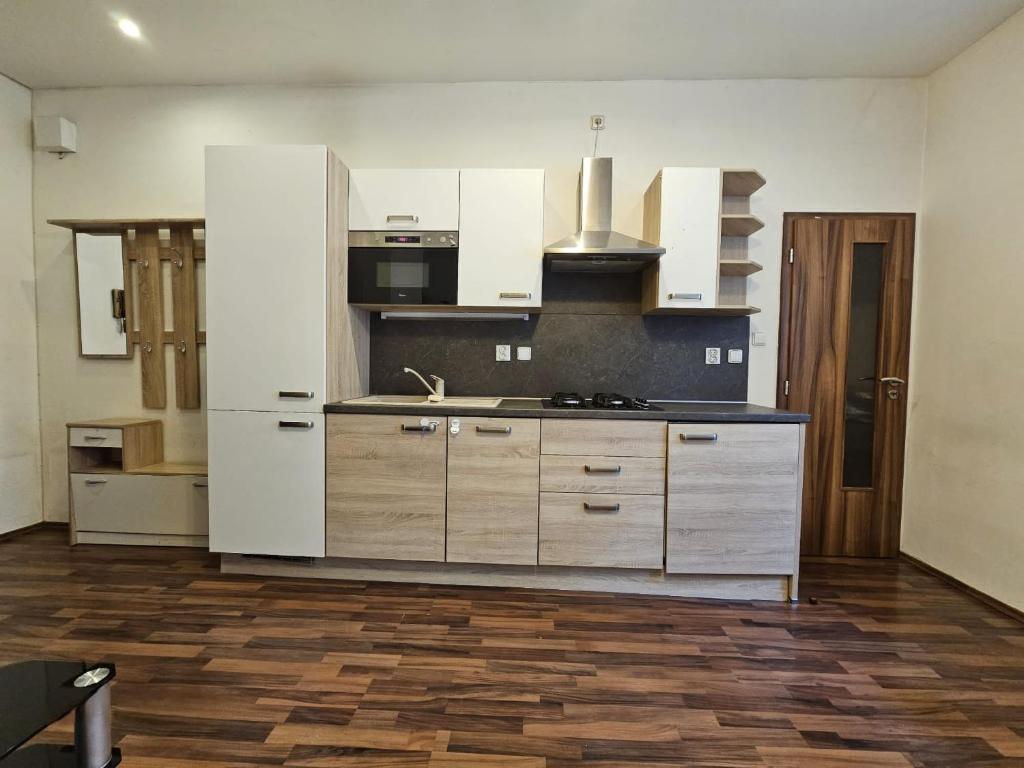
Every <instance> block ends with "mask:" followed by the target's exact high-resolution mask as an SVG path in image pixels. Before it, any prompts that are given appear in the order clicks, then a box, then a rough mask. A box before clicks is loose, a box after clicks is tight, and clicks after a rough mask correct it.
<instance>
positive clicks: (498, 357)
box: [494, 344, 512, 363]
mask: <svg viewBox="0 0 1024 768" xmlns="http://www.w3.org/2000/svg"><path fill="white" fill-rule="evenodd" d="M494 359H495V361H496V362H499V363H507V362H510V361H511V360H512V345H511V344H495V345H494Z"/></svg>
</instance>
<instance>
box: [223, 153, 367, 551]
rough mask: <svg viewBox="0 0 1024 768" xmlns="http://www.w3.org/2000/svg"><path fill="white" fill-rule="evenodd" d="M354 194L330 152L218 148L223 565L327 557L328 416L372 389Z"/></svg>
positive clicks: (342, 169)
mask: <svg viewBox="0 0 1024 768" xmlns="http://www.w3.org/2000/svg"><path fill="white" fill-rule="evenodd" d="M347 193H348V170H347V169H346V168H345V166H344V165H343V164H342V163H340V162H339V161H338V160H337V159H336V158H335V157H334V155H333V154H332V153H331V152H330V150H329V149H328V148H327V147H325V146H226V147H207V150H206V211H207V216H206V252H207V256H208V258H207V267H206V325H207V347H206V349H207V365H206V368H207V403H208V408H209V411H208V425H207V426H208V443H209V451H208V455H209V475H210V489H211V492H210V548H211V549H212V550H213V551H215V552H236V553H244V554H263V555H301V556H311V557H323V556H324V551H325V540H324V493H325V490H324V445H323V442H324V421H323V418H324V417H323V413H322V409H323V405H324V404H325V403H326V402H330V401H335V400H342V399H346V398H351V397H358V396H360V395H364V394H366V389H367V386H368V365H367V361H368V355H369V322H368V315H367V314H366V313H364V312H360V311H357V310H355V309H352V308H350V307H348V305H347V303H346V301H347V277H348V274H347V265H348V258H347V251H348V246H347V238H348V228H347V226H346V225H345V212H346V210H347V204H348V201H347ZM306 425H308V426H306Z"/></svg>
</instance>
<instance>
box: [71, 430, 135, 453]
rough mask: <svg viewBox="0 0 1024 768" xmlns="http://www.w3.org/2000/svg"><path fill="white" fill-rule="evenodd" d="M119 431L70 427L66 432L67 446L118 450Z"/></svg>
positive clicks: (120, 438)
mask: <svg viewBox="0 0 1024 768" xmlns="http://www.w3.org/2000/svg"><path fill="white" fill-rule="evenodd" d="M121 441H122V434H121V430H120V429H104V428H101V427H71V428H70V429H69V430H68V445H70V446H71V447H73V448H120V447H122V446H121Z"/></svg>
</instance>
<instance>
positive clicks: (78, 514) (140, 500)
mask: <svg viewBox="0 0 1024 768" xmlns="http://www.w3.org/2000/svg"><path fill="white" fill-rule="evenodd" d="M71 497H72V500H73V502H74V507H75V528H76V529H77V530H79V531H103V532H109V533H149V534H173V535H178V536H205V535H206V532H207V511H206V507H207V504H206V478H205V477H199V476H197V475H180V476H161V475H124V474H120V473H115V474H109V475H96V474H76V473H72V474H71Z"/></svg>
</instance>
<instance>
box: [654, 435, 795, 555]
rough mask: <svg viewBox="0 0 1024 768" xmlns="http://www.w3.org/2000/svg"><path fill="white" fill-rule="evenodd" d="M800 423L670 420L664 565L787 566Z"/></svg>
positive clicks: (792, 543)
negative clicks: (684, 421)
mask: <svg viewBox="0 0 1024 768" xmlns="http://www.w3.org/2000/svg"><path fill="white" fill-rule="evenodd" d="M800 429H801V427H800V425H798V424H670V425H669V427H668V503H667V509H668V514H667V526H666V527H667V540H666V571H668V572H670V573H705V574H792V573H794V572H795V567H796V565H795V560H796V546H797V545H796V537H797V525H798V522H799V515H800V504H799V501H800V484H801V483H800V464H799V444H800Z"/></svg>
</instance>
